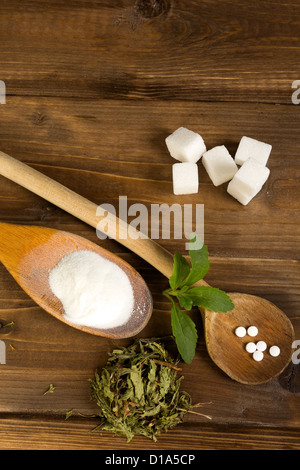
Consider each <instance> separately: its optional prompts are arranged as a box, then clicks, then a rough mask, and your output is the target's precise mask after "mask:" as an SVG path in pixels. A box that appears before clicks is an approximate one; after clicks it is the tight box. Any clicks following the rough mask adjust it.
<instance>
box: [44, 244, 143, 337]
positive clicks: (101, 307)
mask: <svg viewBox="0 0 300 470" xmlns="http://www.w3.org/2000/svg"><path fill="white" fill-rule="evenodd" d="M49 284H50V288H51V290H52V292H53V294H54V295H55V296H56V297H57V298H58V299H59V300H60V301H61V303H62V305H63V308H64V312H65V317H66V319H67V320H69V321H71V322H72V323H75V324H77V325H85V326H89V327H95V328H101V329H106V328H114V327H116V326H121V325H123V324H125V323H126V322H127V321H128V319H129V317H130V315H131V314H132V311H133V306H134V294H133V289H132V285H131V283H130V280H129V278H128V276H127V275H126V273H125V272H124V271H123V270H122V269H121V268H120V267H119V266H118V265H117V264H115V263H113V262H111V261H109V260H107V259H105V258H103V257H102V256H100V255H98V254H97V253H95V252H93V251H88V250H82V251H75V252H73V253H70V254H68V255H66V256H64V257H63V258H62V259H61V261H60V262H59V263H58V264H57V265H56V266H55V267H54V268H53V269H52V270H51V271H50V273H49Z"/></svg>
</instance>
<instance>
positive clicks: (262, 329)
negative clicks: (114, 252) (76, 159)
mask: <svg viewBox="0 0 300 470" xmlns="http://www.w3.org/2000/svg"><path fill="white" fill-rule="evenodd" d="M0 174H2V175H3V176H5V177H6V178H9V179H11V180H12V181H14V182H15V183H17V184H20V185H21V186H23V187H24V188H26V189H28V190H30V191H32V192H34V193H35V194H37V195H39V196H40V197H42V198H44V199H46V200H47V201H49V202H51V203H52V204H54V205H56V206H58V207H60V208H61V209H63V210H65V211H67V212H69V213H70V214H72V215H74V216H75V217H77V218H79V219H80V220H82V221H84V222H86V223H87V224H89V225H91V226H92V227H94V228H96V229H97V228H98V224H99V222H100V221H101V219H102V217H101V216H99V215H97V214H98V212H97V209H98V206H97V205H96V204H94V203H92V202H91V201H89V200H88V199H86V198H84V197H82V196H79V195H78V194H76V193H75V192H73V191H71V190H70V189H68V188H66V187H65V186H63V185H61V184H60V183H57V182H55V181H53V180H52V179H51V178H49V177H47V176H45V175H43V174H42V173H40V172H38V171H36V170H34V169H33V168H31V167H29V166H28V165H25V164H24V163H21V162H20V161H18V160H16V159H14V158H12V157H10V156H9V155H7V154H5V153H3V152H0ZM105 216H106V222H107V228H108V230H107V232H106V233H107V235H108V236H109V237H111V238H114V239H115V240H117V241H118V242H119V243H121V244H122V245H124V246H126V247H127V248H129V249H130V250H131V251H133V252H134V253H136V254H137V255H139V256H140V257H142V258H143V259H144V260H146V261H147V262H148V263H150V264H151V265H152V266H154V267H155V268H156V269H158V270H159V271H160V272H161V273H162V274H163V275H165V276H166V277H167V278H168V279H169V278H170V276H171V274H172V271H173V255H172V254H171V253H169V252H168V251H167V250H165V249H164V248H163V247H161V246H160V245H158V244H157V243H156V242H155V241H153V240H151V239H149V238H148V237H147V236H145V235H144V234H140V233H139V232H136V234H135V236H132V227H131V236H128V225H127V224H126V223H125V222H123V221H122V220H120V219H118V218H117V217H116V216H115V215H113V214H111V213H108V212H107V213H106V214H105ZM110 227H112V228H113V230H110ZM198 285H207V284H206V283H205V282H204V281H202V282H200V283H198ZM229 295H230V296H231V298H232V300H233V302H234V304H235V308H234V310H233V311H232V312H229V313H227V314H223V313H217V312H211V311H210V310H205V309H201V314H202V318H203V323H204V330H205V340H206V345H207V350H208V353H209V355H210V357H211V358H212V360H213V361H214V362H215V363H216V364H217V365H218V366H219V367H220V368H221V369H222V370H223V371H224V372H225V373H226V374H227V375H228V376H230V377H231V378H232V379H234V380H236V381H237V382H241V383H245V384H252V385H254V384H260V383H264V382H267V381H269V380H271V379H272V378H274V377H276V376H278V375H279V374H280V373H281V372H282V371H283V370H284V369H285V368H286V366H287V365H288V363H289V362H290V360H291V357H292V352H293V351H292V343H293V341H294V329H293V326H292V324H291V322H290V320H289V319H288V317H287V316H286V315H285V314H284V313H283V312H282V311H281V310H280V309H279V308H277V307H276V306H275V305H273V304H272V303H271V302H269V301H267V300H265V299H262V298H260V297H256V296H253V295H248V294H240V293H229ZM252 325H253V326H256V327H257V328H258V331H259V334H258V336H257V337H256V338H255V341H257V340H263V341H265V342H266V343H267V344H268V346H271V345H277V346H279V347H280V350H281V354H280V355H279V356H278V357H272V356H270V354H269V353H268V351H266V352H265V358H264V359H263V361H261V362H255V361H254V360H253V358H252V356H251V354H249V353H247V352H246V351H245V344H246V343H247V342H248V341H251V340H252V341H253V339H252V338H250V337H249V336H245V337H244V338H238V337H237V336H235V333H234V331H235V328H236V327H238V326H245V327H248V326H252Z"/></svg>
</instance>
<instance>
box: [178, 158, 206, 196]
mask: <svg viewBox="0 0 300 470" xmlns="http://www.w3.org/2000/svg"><path fill="white" fill-rule="evenodd" d="M172 172H173V192H174V194H195V193H197V192H198V187H199V177H198V165H197V164H196V163H190V162H183V163H174V165H172Z"/></svg>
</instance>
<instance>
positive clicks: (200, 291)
mask: <svg viewBox="0 0 300 470" xmlns="http://www.w3.org/2000/svg"><path fill="white" fill-rule="evenodd" d="M186 295H187V294H186ZM188 296H189V297H190V299H191V301H192V303H193V305H194V306H197V307H200V306H202V307H204V308H208V309H209V310H212V311H213V312H223V313H225V312H229V311H231V310H233V308H234V304H233V302H232V300H231V298H230V297H229V295H227V294H226V293H225V292H223V291H222V290H220V289H217V288H215V287H210V286H198V287H191V289H190V290H189V291H188Z"/></svg>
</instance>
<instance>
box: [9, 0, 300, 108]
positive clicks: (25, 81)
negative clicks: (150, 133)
mask: <svg viewBox="0 0 300 470" xmlns="http://www.w3.org/2000/svg"><path fill="white" fill-rule="evenodd" d="M149 4H150V2H147V1H146V0H136V1H133V0H125V1H118V0H115V1H105V0H97V1H96V0H93V1H77V0H70V1H68V2H64V1H63V0H56V1H55V2H50V3H49V2H48V3H45V2H43V1H41V0H39V1H35V2H32V1H31V0H23V1H22V2H19V1H18V0H3V1H1V7H0V8H1V9H0V40H1V44H2V45H3V47H1V51H0V62H1V77H0V79H1V80H4V81H5V82H6V86H7V93H8V95H9V96H11V95H23V94H26V95H38V96H45V95H47V96H66V97H84V98H95V99H99V98H101V99H107V98H122V99H166V100H169V99H173V100H174V99H175V100H182V99H183V100H193V101H201V102H202V101H244V102H269V103H285V104H292V101H291V97H292V93H293V91H295V90H293V89H292V83H293V82H294V81H295V80H299V70H298V60H297V57H298V58H299V47H300V39H299V23H298V20H297V14H296V11H297V10H296V8H297V2H296V3H295V0H287V1H285V2H284V3H282V2H281V1H280V0H273V1H272V2H271V1H261V2H260V3H259V7H258V4H257V2H250V1H246V2H235V1H232V0H224V1H222V3H220V2H219V1H218V0H203V1H201V2H199V1H197V0H192V1H189V2H188V6H187V3H186V2H185V1H184V0H178V1H176V2H175V1H173V0H164V1H163V0H156V1H155V2H151V4H152V5H153V8H152V10H151V8H150V9H149Z"/></svg>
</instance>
